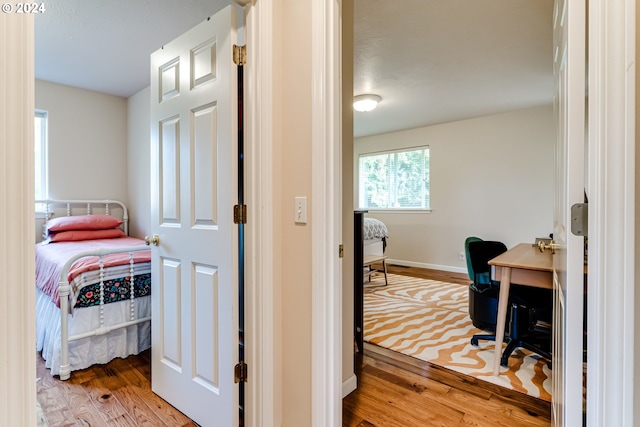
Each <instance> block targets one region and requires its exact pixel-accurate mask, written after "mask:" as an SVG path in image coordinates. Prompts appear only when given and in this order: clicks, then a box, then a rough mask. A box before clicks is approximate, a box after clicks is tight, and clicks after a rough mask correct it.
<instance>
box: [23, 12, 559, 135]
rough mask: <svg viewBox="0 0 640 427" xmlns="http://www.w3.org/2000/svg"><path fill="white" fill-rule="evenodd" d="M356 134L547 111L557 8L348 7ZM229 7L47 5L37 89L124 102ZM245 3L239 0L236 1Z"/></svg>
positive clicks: (39, 25) (40, 28) (40, 18)
mask: <svg viewBox="0 0 640 427" xmlns="http://www.w3.org/2000/svg"><path fill="white" fill-rule="evenodd" d="M354 1H355V17H356V18H355V23H354V29H355V56H354V60H355V70H354V92H355V93H354V95H357V94H360V93H376V94H378V95H380V96H381V97H382V102H381V103H380V105H379V107H378V109H376V110H374V111H372V112H369V113H357V112H356V113H354V114H355V116H354V122H355V123H354V128H355V135H356V136H363V135H371V134H377V133H384V132H390V131H395V130H400V129H407V128H414V127H420V126H426V125H431V124H436V123H444V122H449V121H454V120H461V119H466V118H471V117H477V116H482V115H487V114H493V113H499V112H504V111H508V110H512V109H518V108H526V107H530V106H536V105H548V104H550V103H551V102H552V99H553V98H552V97H553V77H552V58H551V52H552V27H551V13H552V8H553V0H482V1H479V0H354ZM233 2H234V1H233V0H180V1H178V0H134V1H131V0H48V1H47V2H46V8H47V10H46V12H45V13H43V14H39V15H36V17H35V19H36V23H35V33H36V34H35V36H36V38H35V68H36V69H35V73H36V78H37V79H42V80H48V81H52V82H56V83H61V84H66V85H71V86H76V87H81V88H85V89H91V90H95V91H99V92H104V93H109V94H114V95H117V96H122V97H129V96H131V95H133V94H135V93H137V92H138V91H140V90H141V89H143V88H144V87H146V86H148V85H149V55H150V54H151V53H152V52H154V51H155V50H157V49H158V48H159V47H161V46H162V44H164V43H166V42H168V41H170V40H172V39H174V38H175V37H177V36H178V35H180V34H182V33H183V32H185V31H186V30H188V29H189V28H191V27H193V26H195V25H196V24H198V23H199V22H202V21H203V20H205V19H206V18H207V17H208V16H210V15H212V14H214V13H215V12H217V11H218V10H220V9H222V8H223V7H224V6H226V5H228V4H231V3H233ZM241 3H242V2H241Z"/></svg>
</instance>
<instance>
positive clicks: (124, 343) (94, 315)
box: [36, 289, 151, 375]
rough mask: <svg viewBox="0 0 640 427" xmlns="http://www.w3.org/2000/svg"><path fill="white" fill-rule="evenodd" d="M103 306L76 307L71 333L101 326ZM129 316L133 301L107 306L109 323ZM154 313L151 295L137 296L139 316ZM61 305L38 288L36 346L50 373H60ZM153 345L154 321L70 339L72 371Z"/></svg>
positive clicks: (106, 318)
mask: <svg viewBox="0 0 640 427" xmlns="http://www.w3.org/2000/svg"><path fill="white" fill-rule="evenodd" d="M99 309H100V307H86V308H78V309H75V310H74V313H73V316H72V315H69V336H70V337H71V336H73V335H77V334H81V333H84V332H89V331H92V330H95V329H97V328H98V327H99V313H98V311H99ZM129 316H130V302H129V301H128V300H127V301H120V302H116V303H110V304H106V305H105V306H104V324H105V325H106V326H109V325H113V324H117V323H121V322H126V321H127V320H129ZM147 316H151V296H145V297H140V298H136V318H143V317H147ZM60 347H61V343H60V308H59V307H57V306H56V305H55V304H53V303H52V302H51V298H50V297H49V296H47V295H46V294H44V293H43V292H41V291H40V290H39V289H36V350H37V351H41V352H42V357H43V358H44V359H45V361H46V363H45V366H46V367H47V368H49V369H51V375H60V359H61V355H60V354H61V348H60ZM150 347H151V322H142V323H140V324H137V325H132V326H128V327H126V328H122V329H117V330H114V331H111V332H109V333H107V334H104V335H100V336H92V337H88V338H82V339H80V340H77V341H72V342H70V343H69V365H70V367H71V371H76V370H79V369H85V368H88V367H89V366H92V365H95V364H104V363H108V362H109V361H110V360H113V359H115V358H116V357H122V358H124V357H127V356H129V355H132V354H138V353H140V352H141V351H143V350H146V349H148V348H150Z"/></svg>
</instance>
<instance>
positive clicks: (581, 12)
mask: <svg viewBox="0 0 640 427" xmlns="http://www.w3.org/2000/svg"><path fill="white" fill-rule="evenodd" d="M585 8H586V6H585V2H584V1H580V0H556V2H555V8H554V18H553V23H554V74H555V79H556V99H555V113H556V123H557V132H558V137H557V142H556V161H555V164H556V170H555V201H554V215H553V216H554V224H553V238H554V240H555V243H556V250H555V254H554V255H553V268H554V275H553V276H554V316H553V330H554V334H553V336H554V339H553V375H552V378H553V383H552V395H553V405H552V420H553V425H554V426H567V427H573V426H581V425H582V348H583V344H582V341H583V301H584V287H583V271H584V268H583V259H584V257H583V254H584V246H583V237H580V236H577V235H574V234H573V233H572V232H571V206H572V205H573V204H576V203H582V202H583V201H584V188H585V176H584V164H585V157H584V156H585V154H584V146H585V133H584V128H585V65H586V64H585V59H586V58H585V46H586V45H585V42H586V32H585V11H586V9H585Z"/></svg>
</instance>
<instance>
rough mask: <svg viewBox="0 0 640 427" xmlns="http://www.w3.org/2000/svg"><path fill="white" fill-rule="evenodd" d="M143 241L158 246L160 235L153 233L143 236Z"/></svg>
mask: <svg viewBox="0 0 640 427" xmlns="http://www.w3.org/2000/svg"><path fill="white" fill-rule="evenodd" d="M144 243H145V244H146V245H147V246H150V245H154V246H158V245H159V244H160V236H158V235H157V234H154V235H153V236H144Z"/></svg>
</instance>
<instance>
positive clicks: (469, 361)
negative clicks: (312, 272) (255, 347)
mask: <svg viewBox="0 0 640 427" xmlns="http://www.w3.org/2000/svg"><path fill="white" fill-rule="evenodd" d="M388 276H389V285H388V286H385V284H384V277H383V276H382V275H379V274H378V275H376V277H375V278H373V279H372V281H371V282H370V283H366V284H365V286H364V340H365V341H367V342H369V343H371V344H376V345H378V346H380V347H385V348H388V349H390V350H394V351H397V352H400V353H403V354H406V355H409V356H413V357H415V358H417V359H420V360H424V361H428V362H431V363H433V364H436V365H439V366H442V367H445V368H447V369H451V370H453V371H457V372H460V373H463V374H465V375H469V376H472V377H476V378H479V379H482V380H485V381H488V382H490V383H493V384H497V385H500V386H503V387H507V388H510V389H513V390H516V391H519V392H522V393H526V394H528V395H530V396H534V397H538V398H540V399H544V400H546V401H551V370H550V369H549V368H548V367H547V364H546V361H545V360H544V359H542V358H540V357H538V356H537V355H536V354H535V353H531V352H529V351H527V350H524V349H518V350H516V351H515V352H514V353H513V355H512V356H511V357H510V358H509V368H504V367H501V372H500V375H498V376H494V375H493V372H492V371H493V351H494V346H493V345H494V342H493V341H481V342H480V343H479V345H478V346H477V347H475V346H473V345H471V341H470V340H471V337H472V336H473V335H474V334H477V333H482V331H481V330H480V329H477V328H475V327H474V326H473V324H472V323H471V319H470V318H469V309H468V306H469V303H468V299H469V295H468V287H467V286H465V285H459V284H454V283H445V282H439V281H436V280H426V279H419V278H415V277H408V276H401V275H397V274H389V275H388Z"/></svg>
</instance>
